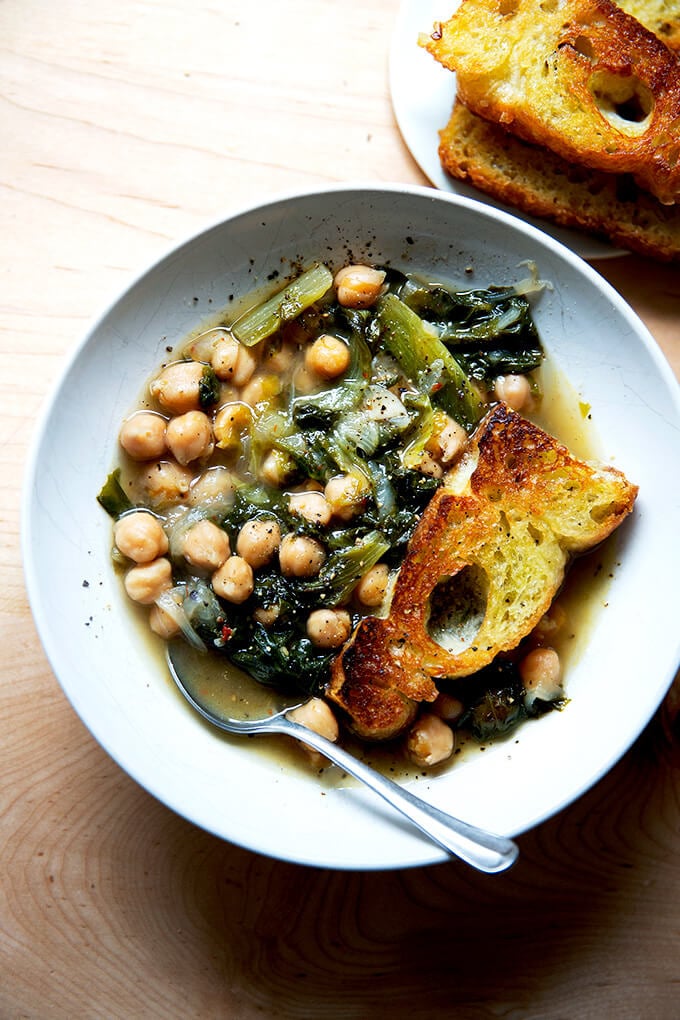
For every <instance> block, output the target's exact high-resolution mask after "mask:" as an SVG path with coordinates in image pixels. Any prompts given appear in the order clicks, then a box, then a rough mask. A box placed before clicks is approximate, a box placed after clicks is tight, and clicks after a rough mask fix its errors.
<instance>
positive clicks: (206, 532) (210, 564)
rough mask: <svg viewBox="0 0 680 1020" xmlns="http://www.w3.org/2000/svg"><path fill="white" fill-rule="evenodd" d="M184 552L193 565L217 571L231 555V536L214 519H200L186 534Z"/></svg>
mask: <svg viewBox="0 0 680 1020" xmlns="http://www.w3.org/2000/svg"><path fill="white" fill-rule="evenodd" d="M182 554H183V556H184V558H185V560H187V562H188V563H190V564H191V565H192V567H196V568H197V569H198V570H210V571H215V570H217V569H218V567H221V566H222V564H223V563H224V561H225V560H226V559H227V557H228V556H229V555H231V547H230V545H229V536H228V535H227V533H226V531H223V530H222V528H219V527H218V526H217V525H216V524H214V523H213V522H212V521H209V520H207V519H205V520H202V521H198V522H197V523H196V524H193V525H192V526H191V527H190V528H189V530H188V531H187V533H186V535H185V536H184V541H183V542H182Z"/></svg>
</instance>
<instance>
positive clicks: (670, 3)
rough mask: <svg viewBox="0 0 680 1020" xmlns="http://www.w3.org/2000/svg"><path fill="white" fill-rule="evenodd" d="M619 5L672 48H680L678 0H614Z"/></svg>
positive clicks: (679, 9) (679, 7)
mask: <svg viewBox="0 0 680 1020" xmlns="http://www.w3.org/2000/svg"><path fill="white" fill-rule="evenodd" d="M616 6H617V7H620V8H621V9H622V10H624V11H625V12H626V14H630V15H631V16H632V17H633V18H637V20H638V21H639V22H640V24H642V25H644V26H645V28H648V29H649V31H650V32H653V33H654V35H657V36H658V37H659V39H661V41H662V42H664V43H665V44H666V46H670V48H671V49H672V50H678V49H680V3H679V2H678V0H616Z"/></svg>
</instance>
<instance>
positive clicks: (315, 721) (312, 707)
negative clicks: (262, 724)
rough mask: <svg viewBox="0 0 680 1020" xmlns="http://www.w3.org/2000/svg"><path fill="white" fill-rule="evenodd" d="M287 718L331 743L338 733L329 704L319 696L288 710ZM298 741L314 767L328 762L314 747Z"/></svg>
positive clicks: (336, 723) (319, 766)
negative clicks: (290, 710)
mask: <svg viewBox="0 0 680 1020" xmlns="http://www.w3.org/2000/svg"><path fill="white" fill-rule="evenodd" d="M288 718H289V719H292V720H293V722H296V723H299V724H300V726H304V727H305V728H306V729H308V730H313V731H314V732H315V733H318V734H319V735H320V736H322V737H325V738H326V740H330V741H332V742H333V743H335V741H336V740H337V739H338V737H339V735H340V728H339V726H338V721H337V719H336V718H335V716H334V715H333V711H332V709H331V707H330V705H329V704H328V703H327V702H326V701H323V700H322V699H321V698H311V699H310V700H309V701H307V702H305V704H304V705H300V707H299V708H295V709H293V711H292V712H289V713H288ZM299 743H300V746H301V747H302V748H303V749H304V751H305V753H306V754H307V756H308V758H309V761H310V764H311V765H313V766H314V767H315V768H322V767H323V766H324V764H326V763H327V762H328V759H327V758H326V757H324V755H322V754H321V753H320V752H319V751H315V750H314V748H312V747H308V746H307V745H306V744H305V743H304V741H300V742H299Z"/></svg>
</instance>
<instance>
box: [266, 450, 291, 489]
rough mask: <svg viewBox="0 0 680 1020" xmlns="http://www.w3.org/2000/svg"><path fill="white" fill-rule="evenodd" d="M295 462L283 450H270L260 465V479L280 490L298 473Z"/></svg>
mask: <svg viewBox="0 0 680 1020" xmlns="http://www.w3.org/2000/svg"><path fill="white" fill-rule="evenodd" d="M296 470H297V469H296V467H295V462H294V461H293V460H292V459H291V458H290V457H289V456H288V455H287V454H285V453H283V452H282V451H281V450H270V451H269V453H268V454H267V455H266V456H265V457H264V458H263V460H262V463H261V464H260V478H261V479H262V481H263V482H266V483H267V485H273V486H274V487H275V488H277V489H280V488H281V486H282V485H285V484H286V483H287V482H290V481H291V480H292V479H293V478H294V477H295V473H296Z"/></svg>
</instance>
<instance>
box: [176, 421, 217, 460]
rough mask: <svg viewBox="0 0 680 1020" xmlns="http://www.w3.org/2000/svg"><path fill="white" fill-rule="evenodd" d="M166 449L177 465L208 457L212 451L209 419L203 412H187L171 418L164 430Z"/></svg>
mask: <svg viewBox="0 0 680 1020" xmlns="http://www.w3.org/2000/svg"><path fill="white" fill-rule="evenodd" d="M165 438H166V442H167V444H168V449H169V450H170V453H171V454H172V455H173V457H174V458H175V460H176V461H177V462H178V464H182V465H186V464H190V463H191V462H192V461H193V460H199V459H200V458H201V457H208V456H210V454H211V453H212V451H213V434H212V425H211V424H210V418H208V416H207V414H204V413H203V411H187V412H186V414H180V415H178V417H176V418H171V419H170V421H169V422H168V427H167V428H166V430H165Z"/></svg>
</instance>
